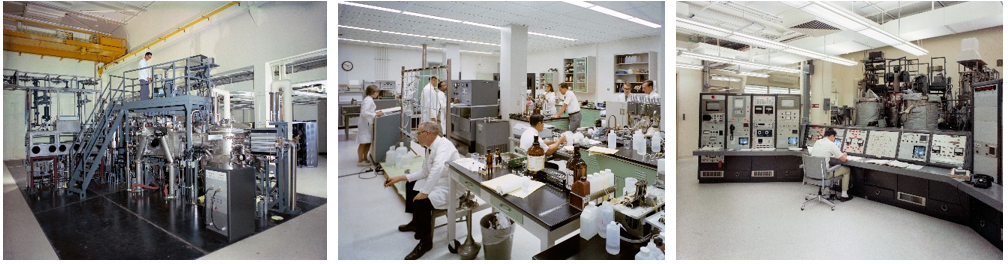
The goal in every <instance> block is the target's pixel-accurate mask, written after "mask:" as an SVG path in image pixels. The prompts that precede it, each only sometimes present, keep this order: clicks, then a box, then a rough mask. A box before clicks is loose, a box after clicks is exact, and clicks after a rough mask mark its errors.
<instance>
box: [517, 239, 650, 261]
mask: <svg viewBox="0 0 1008 264" xmlns="http://www.w3.org/2000/svg"><path fill="white" fill-rule="evenodd" d="M624 235H626V234H625V233H624ZM643 246H647V243H646V242H645V243H630V242H626V241H623V240H620V251H619V253H617V254H616V255H612V254H609V252H607V251H606V248H605V239H604V238H602V237H600V236H598V235H595V236H593V237H591V239H588V240H585V239H584V238H581V236H574V237H572V238H569V239H567V240H564V242H561V243H560V244H557V245H556V246H553V247H551V248H549V249H547V250H544V251H542V252H539V254H535V255H534V256H532V259H533V260H600V259H601V260H633V259H634V256H635V255H637V252H640V248H641V247H643Z"/></svg>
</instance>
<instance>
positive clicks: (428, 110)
mask: <svg viewBox="0 0 1008 264" xmlns="http://www.w3.org/2000/svg"><path fill="white" fill-rule="evenodd" d="M435 97H437V87H434V86H433V85H431V84H430V83H427V85H426V86H424V88H423V91H420V119H421V120H420V121H421V122H427V121H430V120H431V118H436V117H435V115H436V114H437V108H436V107H437V98H435Z"/></svg>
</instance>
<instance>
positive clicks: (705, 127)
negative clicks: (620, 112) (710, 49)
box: [606, 94, 727, 163]
mask: <svg viewBox="0 0 1008 264" xmlns="http://www.w3.org/2000/svg"><path fill="white" fill-rule="evenodd" d="M606 106H608V105H606ZM726 108H727V105H726V101H725V95H710V94H702V95H700V141H699V142H700V148H704V147H713V148H716V149H724V147H725V109H726ZM719 161H724V157H723V156H701V157H700V162H701V163H717V162H719Z"/></svg>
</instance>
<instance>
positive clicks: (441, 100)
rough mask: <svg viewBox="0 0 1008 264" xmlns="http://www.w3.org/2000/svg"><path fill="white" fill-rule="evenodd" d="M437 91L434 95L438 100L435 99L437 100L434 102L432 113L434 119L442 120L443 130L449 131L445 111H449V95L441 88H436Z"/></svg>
mask: <svg viewBox="0 0 1008 264" xmlns="http://www.w3.org/2000/svg"><path fill="white" fill-rule="evenodd" d="M435 91H437V92H436V93H434V96H435V97H437V100H434V101H436V102H435V103H434V112H433V113H432V114H431V116H433V117H434V119H440V120H441V131H448V118H445V116H444V114H445V112H446V111H447V110H446V109H447V107H448V97H447V95H445V93H444V92H442V91H441V90H435ZM428 120H429V119H428Z"/></svg>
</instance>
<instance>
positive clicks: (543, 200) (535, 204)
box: [448, 162, 581, 231]
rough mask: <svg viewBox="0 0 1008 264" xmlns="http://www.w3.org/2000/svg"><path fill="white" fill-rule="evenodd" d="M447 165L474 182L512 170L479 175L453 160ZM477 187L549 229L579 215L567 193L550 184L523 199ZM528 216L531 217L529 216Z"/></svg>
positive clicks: (579, 211) (572, 219)
mask: <svg viewBox="0 0 1008 264" xmlns="http://www.w3.org/2000/svg"><path fill="white" fill-rule="evenodd" d="M448 167H449V168H450V169H451V170H452V171H455V172H457V173H459V174H461V175H464V176H465V177H469V179H472V180H473V181H475V182H484V181H487V180H492V179H494V178H497V177H501V176H504V175H507V174H509V173H512V170H510V169H500V168H498V169H497V170H495V171H494V173H492V174H491V175H480V174H479V173H478V172H474V171H469V170H468V169H466V168H464V167H462V166H459V165H458V164H456V163H455V162H448ZM517 172H518V170H514V173H515V174H518V173H517ZM479 187H480V188H482V189H483V192H488V193H491V195H493V196H496V197H498V198H501V200H503V201H504V202H506V203H508V206H511V207H512V208H516V209H518V210H521V211H522V212H524V215H525V217H526V219H531V220H533V221H535V222H536V223H537V224H539V225H541V226H546V227H548V230H550V231H552V230H556V229H557V228H560V227H561V226H564V225H566V224H567V223H570V222H571V221H574V219H578V218H579V217H581V210H578V209H577V208H575V207H573V206H571V205H570V203H569V202H568V200H567V193H566V192H565V191H564V190H561V189H560V188H557V187H554V186H553V185H550V184H546V185H544V186H543V187H541V188H539V189H538V190H536V191H535V192H533V193H532V194H530V195H529V196H528V197H525V199H522V198H518V197H515V196H512V195H504V196H503V197H501V196H500V195H499V194H497V191H496V190H492V189H490V188H487V187H486V186H483V185H482V184H480V185H479ZM557 206H560V208H559V209H557V210H554V211H552V212H549V213H547V214H544V215H541V214H542V213H543V212H546V211H549V210H552V209H553V208H556V207H557ZM528 216H532V217H531V218H530V217H528ZM525 223H528V222H525Z"/></svg>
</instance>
